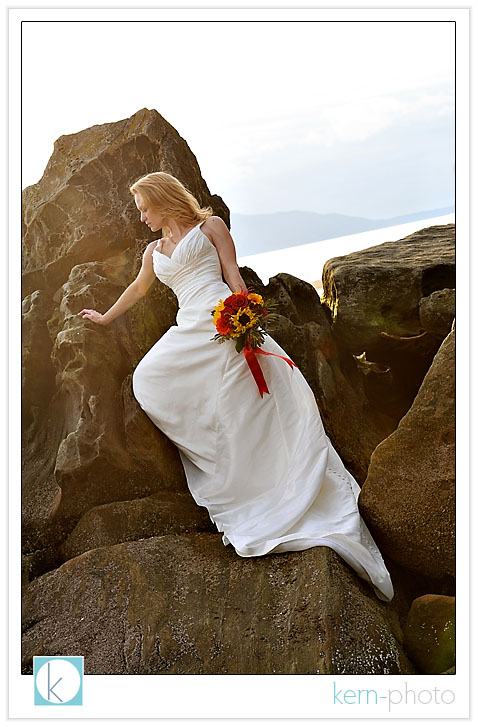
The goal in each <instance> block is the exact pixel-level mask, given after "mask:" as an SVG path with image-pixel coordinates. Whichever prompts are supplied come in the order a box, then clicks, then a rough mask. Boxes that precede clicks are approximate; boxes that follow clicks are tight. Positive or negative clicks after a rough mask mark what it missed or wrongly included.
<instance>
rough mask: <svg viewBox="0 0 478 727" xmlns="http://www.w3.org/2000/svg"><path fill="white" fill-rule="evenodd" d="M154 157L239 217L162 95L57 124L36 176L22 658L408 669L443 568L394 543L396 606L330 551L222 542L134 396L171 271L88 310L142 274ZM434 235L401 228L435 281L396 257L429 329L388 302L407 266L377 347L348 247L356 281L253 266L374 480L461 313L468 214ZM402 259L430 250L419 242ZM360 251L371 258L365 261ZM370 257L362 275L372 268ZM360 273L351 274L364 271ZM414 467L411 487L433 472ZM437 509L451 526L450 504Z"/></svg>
mask: <svg viewBox="0 0 478 727" xmlns="http://www.w3.org/2000/svg"><path fill="white" fill-rule="evenodd" d="M157 169H163V170H165V171H170V172H171V173H173V174H174V175H176V176H178V177H179V178H180V179H182V180H183V181H184V182H186V184H187V186H188V188H189V189H191V191H192V192H193V193H194V194H195V196H196V197H197V198H198V199H199V200H200V202H201V204H203V205H206V204H210V205H211V206H212V207H213V209H214V211H215V213H216V214H218V215H220V216H222V218H223V219H224V220H225V221H226V222H228V220H229V213H228V210H227V208H226V206H225V204H224V202H223V201H222V200H221V199H220V198H219V197H217V196H216V195H211V194H210V193H209V190H208V188H207V186H206V184H205V182H204V180H203V179H202V177H201V174H200V170H199V167H198V165H197V162H196V160H195V157H194V155H193V154H192V152H191V151H190V149H189V148H188V147H187V144H186V143H185V142H184V140H183V139H181V137H180V136H179V135H178V134H177V132H176V131H175V130H174V129H173V128H172V127H171V126H170V125H169V124H167V122H166V121H165V120H164V119H162V117H161V116H160V115H159V114H158V113H157V112H156V111H148V110H146V109H143V110H141V111H139V112H138V113H137V114H134V116H133V117H131V118H130V119H125V120H123V121H120V122H117V123H116V124H103V125H99V126H94V127H92V128H91V129H86V130H84V131H82V132H80V133H79V134H74V135H70V136H66V137H61V138H60V139H59V140H58V141H57V142H56V143H55V148H54V152H53V155H52V158H51V159H50V161H49V163H48V166H47V168H46V170H45V173H44V175H43V177H42V179H41V180H40V182H39V183H38V184H37V185H33V186H32V187H28V188H27V189H26V190H25V192H24V220H23V229H24V260H23V270H24V272H23V291H24V299H23V308H22V313H23V328H22V340H23V359H22V383H23V399H22V546H23V595H24V602H23V616H24V642H23V663H24V671H25V673H29V669H30V668H31V661H32V656H33V654H45V653H56V654H61V653H75V651H76V653H81V654H84V655H85V672H86V673H91V674H94V673H304V674H305V673H317V672H318V673H336V674H339V673H350V674H351V673H360V674H361V673H383V674H385V673H404V674H409V673H414V672H415V671H416V670H417V667H416V665H415V664H412V663H411V662H410V661H409V660H408V658H407V657H406V656H405V655H404V652H403V649H402V646H401V644H402V641H403V634H402V627H403V625H404V623H405V618H406V616H407V614H408V611H409V607H410V603H411V602H412V601H413V599H414V598H416V597H417V596H421V595H423V594H424V593H426V592H433V591H434V590H435V586H436V583H437V579H438V585H440V578H441V577H442V575H443V573H442V572H441V571H440V573H439V574H438V575H437V574H436V573H435V574H434V575H433V576H432V575H430V576H427V577H426V576H425V575H424V572H425V571H424V569H423V568H422V566H421V565H420V567H419V568H416V569H415V570H410V568H412V567H415V565H416V564H415V563H414V561H413V560H411V561H410V562H409V561H408V560H407V559H402V560H400V558H397V559H396V562H395V561H394V560H393V559H392V558H395V545H394V546H393V547H392V548H391V549H390V556H388V554H387V551H385V557H386V559H387V560H389V564H390V569H391V572H392V579H393V582H394V585H396V597H395V599H394V601H393V602H392V604H383V603H382V602H380V601H378V600H377V598H376V597H375V595H374V594H373V592H372V591H371V589H370V588H369V587H368V586H367V585H366V584H365V583H363V582H362V581H361V580H360V579H359V578H358V576H357V575H356V574H355V573H354V572H353V571H351V570H350V568H348V567H347V566H346V565H345V564H344V563H343V561H341V560H340V558H338V556H337V555H336V554H335V553H334V552H333V551H331V550H329V549H328V548H324V547H322V548H314V549H310V550H308V551H302V552H298V553H287V554H276V555H273V556H265V557H262V558H257V559H242V558H240V557H239V556H237V555H236V554H235V553H234V551H233V549H232V547H229V548H225V547H224V546H223V544H222V542H221V539H220V534H219V533H217V530H216V526H215V525H214V524H213V523H212V522H211V521H210V519H209V516H208V513H207V511H206V510H205V509H204V508H199V507H198V506H197V505H196V503H195V502H194V501H193V499H192V497H191V495H190V493H189V491H188V488H187V484H186V480H185V477H184V471H183V468H182V465H181V462H180V458H179V454H178V451H177V449H176V447H175V446H174V445H173V444H172V443H171V442H170V441H169V440H168V439H167V438H166V437H165V436H164V435H163V434H162V432H160V431H159V430H158V429H157V428H156V427H155V426H154V424H153V423H152V422H151V421H150V420H149V418H148V417H147V416H146V415H145V414H144V412H143V411H142V410H141V409H140V407H139V405H138V403H137V401H136V400H135V398H134V396H133V393H132V388H131V376H132V372H133V371H134V368H135V367H136V365H137V364H138V362H139V361H140V360H141V358H142V357H143V356H144V355H145V353H146V352H147V351H148V350H149V348H150V347H151V346H152V345H153V344H154V343H155V342H156V341H157V340H158V339H159V338H160V337H161V336H162V335H163V333H164V332H165V331H166V330H167V329H168V328H169V327H170V326H171V325H173V324H174V323H175V315H176V311H177V300H176V298H175V296H174V294H173V293H172V291H171V290H170V289H169V288H167V286H165V285H164V284H163V283H161V282H160V281H157V282H156V283H155V284H154V285H153V286H152V288H151V289H150V291H149V292H148V294H147V295H146V296H145V297H144V299H142V300H141V301H140V302H139V303H138V304H137V305H136V306H134V307H133V308H131V309H130V310H129V311H127V313H125V314H124V315H123V316H120V317H119V318H118V319H117V320H115V321H114V322H113V323H112V324H111V325H110V326H108V327H100V326H97V325H95V324H93V323H92V322H90V321H88V320H83V319H80V318H79V317H78V316H77V313H78V311H80V310H81V309H82V308H84V307H88V308H95V309H96V310H100V311H105V310H107V309H108V308H109V307H110V306H111V304H112V303H113V302H114V301H115V300H116V299H117V297H118V296H119V294H120V293H121V292H122V291H123V290H124V288H125V287H126V286H127V285H128V284H129V283H130V282H131V280H132V279H133V278H134V276H135V275H136V274H137V272H138V270H139V267H140V263H141V257H142V252H143V250H144V248H145V246H146V244H147V243H148V242H149V241H150V240H149V238H148V236H147V234H146V232H147V231H146V229H145V228H144V229H143V227H144V226H141V225H140V223H139V221H138V220H139V216H138V214H137V210H136V207H135V206H134V203H133V201H132V197H131V195H130V194H129V191H128V187H129V185H130V184H131V183H132V182H133V181H134V180H136V179H137V178H138V177H139V176H140V175H142V174H144V173H147V172H150V171H155V170H157ZM423 232H424V235H423V236H422V238H423V239H422V242H423V246H424V248H426V249H427V251H428V252H427V255H428V258H429V260H428V258H427V261H428V262H427V263H426V265H424V263H423V255H422V254H420V252H419V249H418V247H413V246H410V245H409V246H408V247H407V246H405V247H406V249H407V250H408V252H409V258H410V255H411V254H412V251H414V253H413V254H416V260H415V265H416V266H418V267H420V266H421V267H420V270H421V271H422V272H421V278H420V279H421V281H422V283H421V288H420V290H419V291H418V292H419V293H420V295H418V293H417V295H416V296H415V292H416V290H418V288H417V283H416V276H415V275H410V276H409V277H407V276H402V287H403V288H404V290H403V291H402V295H403V299H405V298H406V296H407V295H409V296H411V298H413V301H414V302H413V304H411V306H412V308H413V314H412V313H410V316H409V319H410V320H412V319H413V321H414V325H415V328H410V326H409V325H408V319H407V320H405V319H404V320H405V323H404V325H403V326H402V327H401V328H400V327H399V328H396V327H394V326H395V322H394V321H395V319H396V318H397V316H398V317H399V316H400V315H402V313H400V314H398V313H396V311H395V309H394V307H393V303H394V294H395V290H396V287H395V285H396V283H394V284H393V285H392V286H391V288H390V296H389V297H390V300H391V303H392V307H391V308H390V309H385V310H382V314H381V315H382V318H381V321H382V323H383V326H381V327H382V328H383V331H380V334H379V335H378V334H377V331H376V330H375V333H373V335H372V334H370V336H369V339H367V336H366V335H365V333H364V332H363V330H362V329H360V327H359V329H358V332H359V333H360V336H362V338H360V336H359V338H357V341H361V342H362V343H363V341H365V340H368V343H367V346H366V347H364V348H363V349H362V348H361V345H358V347H357V346H355V345H353V346H351V345H350V340H351V339H354V340H355V338H354V337H355V336H356V333H353V334H351V333H350V331H349V333H348V334H347V333H346V328H347V326H352V327H353V326H354V325H355V324H354V322H353V320H354V319H353V317H351V318H348V315H349V314H348V313H347V310H346V309H347V307H349V308H350V304H349V302H348V301H349V297H350V296H349V293H348V292H347V280H346V277H344V275H343V268H342V266H343V265H344V264H346V261H345V260H344V259H336V260H342V262H341V263H340V265H339V266H338V268H337V267H334V263H333V261H329V262H328V267H327V270H328V271H329V272H328V273H326V274H327V275H328V279H329V280H330V281H331V282H330V285H331V289H332V288H333V286H334V285H335V288H336V290H339V291H340V298H338V297H336V298H335V299H332V298H331V297H330V296H329V297H328V298H325V299H324V300H322V301H321V299H320V298H319V296H318V295H317V292H316V290H315V289H314V288H313V286H311V285H309V284H308V283H305V282H304V281H302V280H299V279H298V278H295V277H293V276H291V275H288V274H287V273H279V274H278V275H276V276H275V277H274V278H272V279H271V280H270V281H269V284H268V285H267V286H264V285H263V284H262V282H261V281H260V279H259V278H258V277H257V275H256V274H255V272H254V271H253V270H250V269H248V268H242V269H241V272H242V274H243V277H244V280H245V281H246V283H248V284H251V285H254V286H255V288H256V290H257V291H258V292H261V293H263V294H264V295H265V296H266V297H274V298H276V300H277V301H278V303H279V311H278V312H279V319H278V322H277V324H276V325H275V326H274V328H273V329H271V330H270V332H271V334H272V335H273V336H274V338H276V340H277V341H278V343H279V344H280V345H281V346H283V348H284V349H285V350H286V351H287V352H288V353H289V355H290V356H291V357H292V359H293V360H294V361H295V362H296V363H297V364H298V365H299V367H300V369H301V371H302V372H303V374H304V376H305V377H306V378H307V380H308V381H309V384H310V385H311V387H312V389H313V391H314V393H315V395H316V399H317V403H318V407H319V409H320V413H321V416H322V419H323V422H324V426H325V429H326V431H327V433H328V435H329V436H330V438H331V440H332V442H333V444H334V446H335V447H336V449H337V451H338V452H339V454H340V456H341V457H342V459H343V461H344V462H345V464H346V466H347V467H348V468H349V470H350V471H351V472H352V473H353V474H354V476H355V477H356V479H357V480H358V481H359V483H362V482H364V481H365V480H366V478H367V473H368V470H369V463H370V461H371V458H372V460H373V457H374V456H375V455H374V453H375V452H376V451H377V447H378V446H379V445H380V443H382V442H384V441H388V439H389V438H390V437H391V436H392V434H393V433H394V432H395V430H396V429H397V425H398V424H399V421H400V419H401V417H402V416H403V415H404V413H406V412H407V410H408V409H409V408H410V405H411V403H412V401H413V398H414V397H415V395H416V393H417V391H418V389H419V387H420V384H421V383H422V380H423V376H424V374H425V371H423V373H422V375H421V378H420V371H422V369H424V366H425V363H426V360H427V357H428V358H430V356H431V358H430V362H431V360H432V359H433V355H431V352H433V351H434V352H435V353H436V350H437V349H438V347H439V346H440V344H441V342H442V340H443V338H444V337H445V335H446V333H447V330H445V329H446V326H447V321H449V319H450V315H451V313H452V312H453V302H452V296H453V291H452V290H451V289H450V280H449V277H447V276H446V275H445V274H443V275H442V277H441V278H440V276H439V274H438V272H437V270H439V269H440V265H442V266H443V265H444V262H443V260H444V259H445V258H446V255H445V254H444V253H443V249H444V247H446V246H447V245H448V246H449V243H450V239H451V233H452V230H451V229H450V228H448V227H447V229H446V230H445V232H446V234H445V232H444V228H430V229H429V230H427V231H423ZM148 234H149V233H148ZM445 238H446V239H445ZM407 239H408V238H405V241H406V240H407ZM399 242H403V241H397V244H396V245H395V247H399V245H398V243H399ZM387 245H388V246H389V247H387ZM434 245H435V247H434ZM391 246H392V243H386V245H385V246H380V247H383V248H384V251H383V254H382V256H381V262H380V266H379V267H380V269H381V271H382V278H381V283H380V285H381V286H382V287H385V286H386V285H387V280H389V279H390V280H392V279H395V277H396V275H395V271H396V268H397V265H398V263H397V258H396V256H395V252H393V254H391V252H390V250H391V249H392V247H391ZM443 246H444V247H443ZM442 248H443V249H442ZM393 250H394V251H395V248H393ZM387 251H388V252H387ZM368 254H369V251H365V256H367V255H368ZM354 255H359V254H354ZM434 255H435V258H436V259H435V263H433V258H434ZM387 256H388V263H387ZM447 259H448V258H447ZM387 265H388V272H387ZM407 265H408V266H409V269H410V270H411V269H412V268H413V267H414V263H413V261H412V260H411V259H408V262H407ZM427 266H428V267H427ZM352 267H353V269H354V270H357V269H358V267H360V266H359V265H358V263H357V258H354V263H353V266H352ZM362 269H363V271H364V272H363V285H366V284H367V280H368V273H367V269H368V268H367V265H364V266H363V267H362ZM407 269H408V268H407ZM447 270H448V268H447ZM427 271H428V272H427ZM433 271H435V272H433ZM336 274H337V281H336V283H337V284H336V283H335V282H333V280H332V278H333V276H334V275H336ZM399 277H400V276H399ZM440 280H441V283H440ZM424 281H425V282H424ZM369 282H370V281H369ZM425 283H426V284H425ZM355 284H356V278H355V277H354V278H351V279H350V284H349V286H348V287H349V288H350V289H351V288H353V287H354V285H355ZM397 284H398V283H397ZM380 285H378V284H377V290H378V288H379V287H380ZM407 285H408V286H409V289H406V286H407ZM440 285H442V288H440V287H439V286H440ZM370 290H371V289H370ZM414 296H415V297H414ZM417 296H418V297H417ZM357 305H358V303H357ZM377 305H379V304H378V303H377ZM400 305H401V303H400ZM352 307H353V306H352ZM399 310H400V311H402V308H400V309H399ZM402 312H403V311H402ZM343 314H344V315H343ZM347 320H348V321H349V323H347V324H345V322H346V321H347ZM337 321H339V323H340V325H338V323H337ZM417 321H418V322H417ZM362 324H363V326H365V323H364V321H362ZM362 324H361V325H362ZM344 326H345V327H344ZM372 328H373V326H372ZM422 329H423V330H422ZM383 334H386V335H385V336H384V335H383ZM367 335H368V334H367ZM374 335H375V338H373V336H374ZM394 336H395V338H393V337H394ZM417 336H418V338H419V339H420V340H421V341H422V343H418V345H417V341H418V339H417V338H416V337H417ZM387 337H388V338H387ZM382 339H383V340H382ZM447 340H448V339H447ZM371 341H375V344H374V345H372V344H371V343H370V342H371ZM384 342H385V344H384ZM379 344H380V345H379ZM422 344H423V347H421V346H422ZM380 346H382V348H381V347H380ZM384 351H385V353H383V352H384ZM382 354H383V355H382ZM394 356H395V357H394ZM414 361H415V364H416V367H417V373H416V374H415V377H414V379H413V386H412V385H411V384H410V381H409V382H408V385H407V386H406V387H403V386H401V384H402V383H403V382H402V380H401V379H400V374H399V373H398V372H399V371H400V367H401V366H402V367H405V368H406V369H407V370H411V369H413V362H414ZM448 383H449V382H448ZM447 385H448V384H447ZM414 387H415V389H414ZM447 391H448V390H447ZM412 393H413V396H412ZM445 394H446V392H445V390H444V395H445ZM440 427H441V424H440V422H438V421H437V423H436V430H434V431H435V432H436V436H437V437H445V438H446V437H450V430H449V429H447V430H446V431H445V430H441V429H440ZM440 441H441V440H440ZM438 456H440V453H438ZM390 466H392V465H390ZM410 476H411V477H412V479H411V481H410V491H413V488H416V487H417V478H415V479H413V475H412V474H410ZM420 476H421V475H420ZM370 482H371V480H370ZM418 485H420V482H419V483H418ZM370 491H371V493H372V491H374V488H373V487H371V490H370ZM377 492H378V490H377ZM374 497H379V495H378V494H377V495H374ZM372 499H373V498H372ZM440 502H441V501H440V500H439V499H438V500H437V505H438V504H439V503H440ZM365 509H366V508H365ZM377 513H378V514H377ZM366 517H367V518H369V519H370V523H371V527H374V524H375V523H379V524H378V525H376V529H377V533H378V537H377V540H380V539H381V537H382V536H383V533H382V528H383V527H384V526H383V525H381V524H380V523H381V520H380V518H381V511H377V512H374V511H373V508H372V510H370V511H369V512H367V513H366ZM374 518H375V519H374ZM435 521H436V522H438V521H439V513H437V514H436V520H435ZM440 527H441V528H442V529H443V532H445V531H446V529H447V528H449V527H450V519H448V520H444V521H443V522H441V521H440ZM393 537H395V534H393ZM423 537H424V538H428V537H429V532H428V531H426V530H425V531H424V534H423ZM433 544H434V545H435V542H434V543H433ZM405 560H406V563H405ZM387 564H388V563H387ZM426 572H427V573H430V574H431V573H432V571H431V570H427V571H426ZM410 574H411V575H410ZM447 587H448V589H451V587H452V586H451V585H450V583H448V586H447ZM76 596H81V597H79V598H76ZM251 604H252V605H251ZM58 606H60V607H59V608H58ZM95 638H96V639H97V643H96V644H95V643H93V642H94V639H95ZM259 659H261V660H262V661H261V665H259ZM261 669H262V670H263V671H262V672H261V671H260V670H261Z"/></svg>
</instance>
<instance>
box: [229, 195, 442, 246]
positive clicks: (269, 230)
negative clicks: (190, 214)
mask: <svg viewBox="0 0 478 727" xmlns="http://www.w3.org/2000/svg"><path fill="white" fill-rule="evenodd" d="M454 211H455V207H454V206H451V207H441V208H440V209H434V210H424V211H423V212H414V213H412V214H409V215H400V216H399V217H388V218H386V219H368V218H367V217H351V216H349V215H337V214H319V213H317V212H306V211H304V212H302V211H300V210H292V211H290V212H274V213H272V214H263V215H241V214H236V213H234V212H231V235H232V237H233V239H234V242H235V245H236V250H237V256H238V257H243V256H245V255H255V254H257V253H260V252H270V251H272V250H280V249H282V248H284V247H295V245H306V244H307V243H309V242H319V241H320V240H328V239H330V238H333V237H342V236H343V235H354V234H355V233H357V232H366V231H367V230H376V229H379V228H381V227H393V226H394V225H400V224H402V223H404V222H414V221H415V220H421V219H427V218H430V217H440V216H441V215H449V214H451V213H453V212H454Z"/></svg>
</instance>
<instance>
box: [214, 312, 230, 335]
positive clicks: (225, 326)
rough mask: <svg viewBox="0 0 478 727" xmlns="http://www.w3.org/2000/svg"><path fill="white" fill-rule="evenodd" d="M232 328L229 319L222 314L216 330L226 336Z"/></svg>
mask: <svg viewBox="0 0 478 727" xmlns="http://www.w3.org/2000/svg"><path fill="white" fill-rule="evenodd" d="M230 330H231V326H230V324H229V321H228V319H227V318H226V317H225V316H223V315H221V317H220V318H218V319H217V323H216V331H217V332H218V333H220V334H221V335H222V336H225V335H226V334H227V333H229V332H230Z"/></svg>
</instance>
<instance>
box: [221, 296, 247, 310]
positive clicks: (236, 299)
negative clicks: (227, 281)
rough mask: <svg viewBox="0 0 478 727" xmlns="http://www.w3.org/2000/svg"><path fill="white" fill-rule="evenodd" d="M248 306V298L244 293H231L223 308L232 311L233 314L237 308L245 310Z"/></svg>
mask: <svg viewBox="0 0 478 727" xmlns="http://www.w3.org/2000/svg"><path fill="white" fill-rule="evenodd" d="M248 304H249V298H248V297H247V295H246V293H232V295H229V296H228V297H227V298H226V300H225V301H224V306H225V307H227V308H229V309H232V311H233V312H234V313H236V312H237V311H238V310H239V308H246V307H247V305H248Z"/></svg>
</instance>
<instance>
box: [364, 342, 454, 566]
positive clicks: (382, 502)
mask: <svg viewBox="0 0 478 727" xmlns="http://www.w3.org/2000/svg"><path fill="white" fill-rule="evenodd" d="M454 361H455V331H454V330H453V331H451V332H450V333H449V334H448V336H447V337H446V338H445V340H444V341H443V343H442V345H441V346H440V349H439V351H438V353H437V354H436V356H435V358H434V360H433V364H432V366H431V367H430V370H429V372H428V373H427V375H426V377H425V379H424V381H423V384H422V386H421V387H420V390H419V392H418V394H417V396H416V398H415V401H414V402H413V405H412V407H411V409H410V410H409V411H408V412H407V414H406V415H405V416H404V417H403V419H402V420H401V421H400V423H399V425H398V427H397V429H396V431H395V432H393V433H392V434H391V435H390V436H389V437H388V438H387V439H385V440H384V441H383V442H381V443H380V444H379V445H378V447H377V448H376V450H375V451H374V453H373V455H372V458H371V461H370V467H369V471H368V476H367V479H366V481H365V483H364V485H363V487H362V490H361V493H360V497H359V505H360V510H361V513H362V515H363V517H364V519H365V520H366V522H367V524H368V526H369V528H370V529H371V531H372V534H373V535H374V537H375V539H376V540H377V543H378V544H379V546H380V547H381V549H382V552H384V553H386V554H387V555H388V556H389V557H390V558H392V559H393V560H395V561H396V562H397V563H399V564H401V565H403V566H404V567H407V568H409V569H412V570H415V571H418V572H419V573H422V574H424V575H426V576H429V577H432V578H442V579H446V578H447V577H450V576H453V575H454V572H455V515H454V510H455V447H454V444H455V403H454V402H455V395H454V389H455V373H454Z"/></svg>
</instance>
